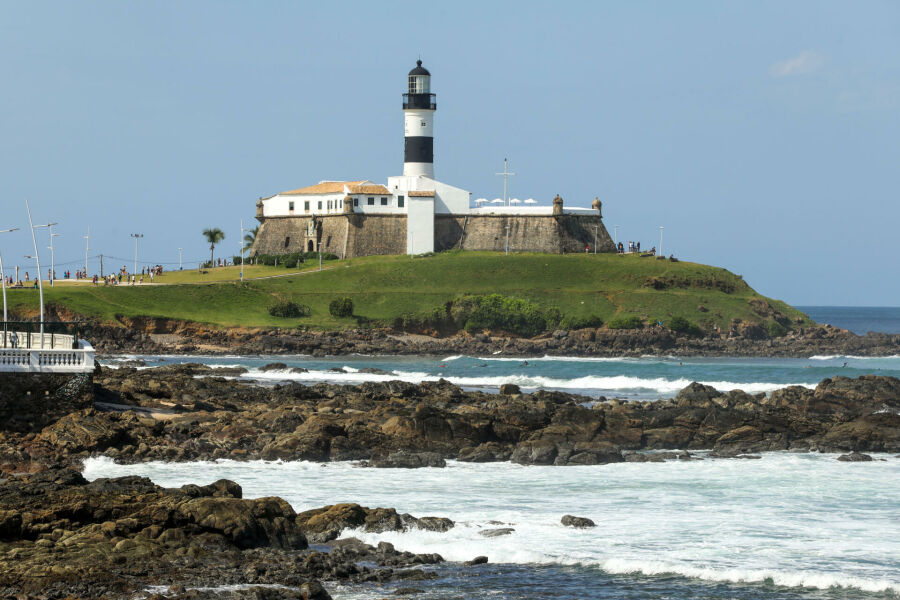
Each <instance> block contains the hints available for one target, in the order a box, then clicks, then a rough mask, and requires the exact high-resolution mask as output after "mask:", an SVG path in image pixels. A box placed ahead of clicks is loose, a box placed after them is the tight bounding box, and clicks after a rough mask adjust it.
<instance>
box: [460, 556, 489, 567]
mask: <svg viewBox="0 0 900 600" xmlns="http://www.w3.org/2000/svg"><path fill="white" fill-rule="evenodd" d="M487 562H488V557H487V556H476V557H475V558H473V559H472V560H467V561H466V562H464V563H463V564H464V565H466V566H467V567H472V566H475V565H484V564H487Z"/></svg>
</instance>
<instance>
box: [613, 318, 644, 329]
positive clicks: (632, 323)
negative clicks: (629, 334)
mask: <svg viewBox="0 0 900 600" xmlns="http://www.w3.org/2000/svg"><path fill="white" fill-rule="evenodd" d="M643 326H644V321H643V319H641V318H640V317H639V316H637V315H622V316H619V317H615V318H613V319H612V320H611V321H610V322H609V324H608V325H607V327H609V328H610V329H641V328H642V327H643Z"/></svg>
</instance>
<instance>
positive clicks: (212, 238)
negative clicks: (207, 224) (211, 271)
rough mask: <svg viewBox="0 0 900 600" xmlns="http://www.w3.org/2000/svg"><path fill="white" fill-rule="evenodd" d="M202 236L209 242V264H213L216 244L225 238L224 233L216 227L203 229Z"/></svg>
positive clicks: (211, 265)
mask: <svg viewBox="0 0 900 600" xmlns="http://www.w3.org/2000/svg"><path fill="white" fill-rule="evenodd" d="M203 237H205V238H206V241H207V242H209V266H210V267H213V266H215V264H216V263H215V252H216V244H218V243H219V242H221V241H222V240H224V239H225V233H224V232H223V231H222V230H221V229H219V228H218V227H214V228H212V229H204V230H203Z"/></svg>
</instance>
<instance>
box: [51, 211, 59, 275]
mask: <svg viewBox="0 0 900 600" xmlns="http://www.w3.org/2000/svg"><path fill="white" fill-rule="evenodd" d="M54 225H56V223H51V224H50V246H49V248H50V277H49V279H50V287H53V282H54V281H56V253H55V252H54V251H53V238H55V237H59V235H60V234H58V233H53V226H54Z"/></svg>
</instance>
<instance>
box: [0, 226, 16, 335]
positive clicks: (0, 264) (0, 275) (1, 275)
mask: <svg viewBox="0 0 900 600" xmlns="http://www.w3.org/2000/svg"><path fill="white" fill-rule="evenodd" d="M18 230H19V228H18V227H13V228H12V229H3V230H0V233H10V232H12V231H18ZM0 279H3V345H4V346H5V345H6V323H7V320H8V319H7V317H6V273H4V272H3V255H2V254H0Z"/></svg>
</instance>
